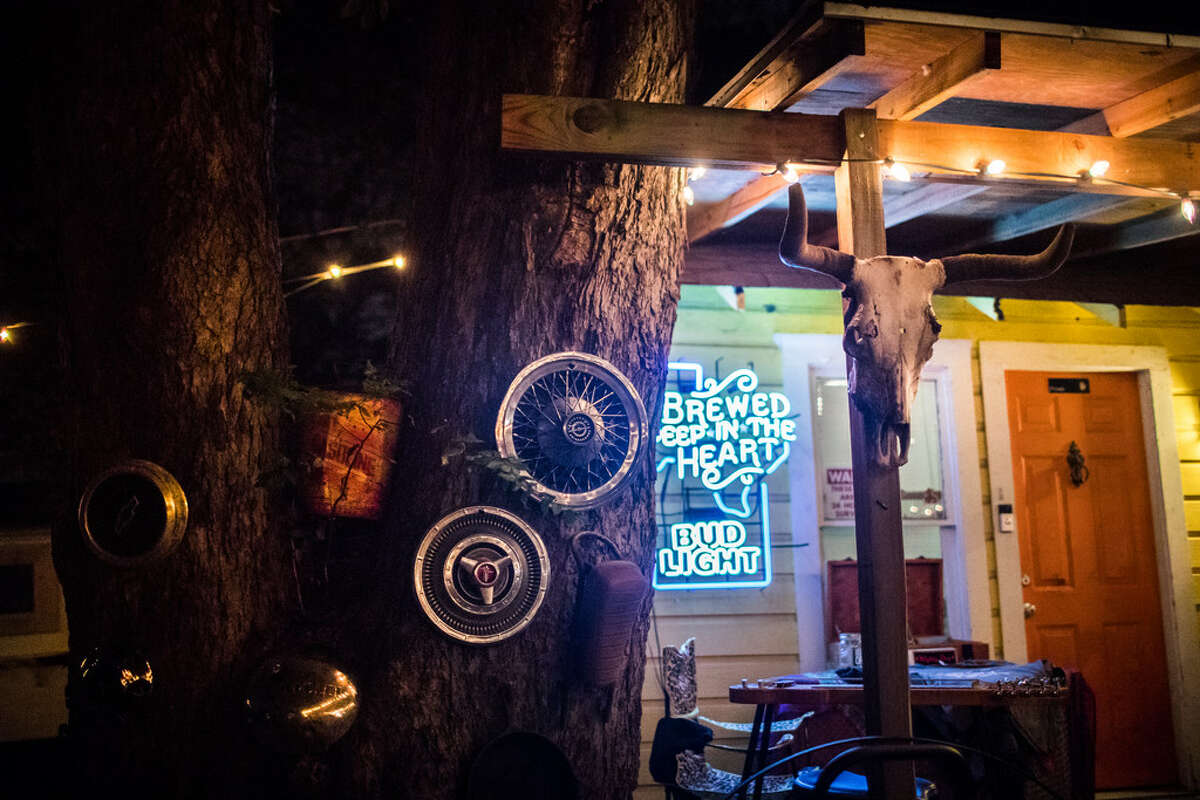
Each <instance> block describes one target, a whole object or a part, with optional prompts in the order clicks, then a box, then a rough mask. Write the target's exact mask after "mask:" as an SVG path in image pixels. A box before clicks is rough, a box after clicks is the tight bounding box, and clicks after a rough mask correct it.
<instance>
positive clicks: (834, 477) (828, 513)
mask: <svg viewBox="0 0 1200 800" xmlns="http://www.w3.org/2000/svg"><path fill="white" fill-rule="evenodd" d="M824 500H825V502H824V504H823V505H824V509H825V519H826V520H827V521H832V520H853V519H854V470H852V469H850V468H849V467H836V468H833V469H826V470H825V497H824Z"/></svg>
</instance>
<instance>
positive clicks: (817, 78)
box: [709, 21, 866, 111]
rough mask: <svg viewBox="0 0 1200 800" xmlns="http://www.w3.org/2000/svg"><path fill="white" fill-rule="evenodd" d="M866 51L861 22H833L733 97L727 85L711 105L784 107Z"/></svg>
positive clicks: (779, 58) (794, 45)
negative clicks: (727, 93)
mask: <svg viewBox="0 0 1200 800" xmlns="http://www.w3.org/2000/svg"><path fill="white" fill-rule="evenodd" d="M865 53H866V40H865V38H864V36H863V27H862V23H861V22H846V21H838V22H833V23H829V24H828V25H826V26H824V27H822V28H821V29H820V30H819V31H818V32H817V33H815V34H813V36H812V38H808V39H800V40H798V41H796V42H793V43H792V44H791V45H790V46H789V47H788V48H786V49H785V50H784V51H783V52H782V53H780V54H779V56H777V57H776V58H775V59H774V60H773V61H771V62H770V63H769V64H768V65H767V68H766V69H764V70H763V71H762V72H761V73H760V74H758V75H756V76H755V77H754V78H752V79H751V80H750V81H749V82H748V83H747V84H746V85H745V86H743V87H742V88H741V89H740V90H739V91H737V92H735V93H734V94H733V95H732V96H731V97H729V98H728V99H725V96H726V95H725V92H724V89H723V90H722V91H721V92H718V93H717V94H716V95H715V96H714V98H713V100H712V101H710V102H709V105H712V106H715V107H719V108H744V109H748V110H751V111H780V110H782V109H785V108H787V107H788V106H790V105H792V104H793V103H795V102H796V101H797V100H799V99H800V98H801V97H803V96H804V95H806V94H809V93H810V92H812V91H813V90H814V89H816V88H818V87H819V86H820V85H821V84H823V83H825V82H826V81H828V80H829V79H830V78H832V77H833V76H834V75H836V74H837V73H838V72H840V71H842V70H844V69H846V67H848V66H850V65H851V64H853V63H854V57H855V56H861V55H864V54H865ZM713 101H716V102H713Z"/></svg>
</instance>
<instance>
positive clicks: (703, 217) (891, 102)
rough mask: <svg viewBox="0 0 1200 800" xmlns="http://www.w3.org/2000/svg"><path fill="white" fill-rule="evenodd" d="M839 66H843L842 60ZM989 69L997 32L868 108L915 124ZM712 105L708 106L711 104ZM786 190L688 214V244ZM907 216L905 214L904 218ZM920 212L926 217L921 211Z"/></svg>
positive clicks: (947, 194)
mask: <svg viewBox="0 0 1200 800" xmlns="http://www.w3.org/2000/svg"><path fill="white" fill-rule="evenodd" d="M752 63H753V62H752ZM839 63H844V58H843V61H841V62H839ZM993 69H1000V35H999V34H998V33H980V34H979V35H977V36H973V37H971V38H970V39H968V40H967V41H965V42H963V43H962V44H960V45H959V46H957V47H955V48H954V49H952V50H950V51H949V52H948V53H945V54H944V55H942V56H941V57H939V58H937V59H935V60H934V61H932V62H930V63H929V64H926V65H925V66H924V67H922V68H921V69H920V70H919V71H918V72H915V73H914V74H913V75H912V76H911V77H909V78H908V79H907V80H905V81H904V82H903V83H901V84H900V85H899V86H897V87H895V88H894V89H892V90H891V91H889V92H888V93H886V94H885V95H883V96H882V97H880V98H879V99H877V100H876V101H875V102H873V103H871V105H870V106H869V107H870V108H873V109H875V110H876V112H877V113H878V114H879V116H881V117H885V118H887V119H915V118H916V117H919V116H920V115H921V114H923V113H925V112H926V111H927V110H929V109H930V108H933V107H934V106H936V105H937V104H938V103H940V102H942V101H943V100H945V99H946V98H947V97H950V96H952V95H954V94H955V93H956V92H958V91H959V90H960V89H961V87H962V86H963V85H964V84H965V83H967V82H969V81H970V80H971V79H972V78H974V77H976V76H978V75H980V74H982V73H984V72H986V71H988V70H993ZM831 74H832V73H831V72H827V73H824V74H823V75H822V77H821V80H822V81H823V80H824V79H826V78H828V77H829V76H830V75H831ZM719 97H721V95H720V93H718V95H717V96H716V97H714V100H716V99H718V98H719ZM711 103H712V101H710V104H711ZM736 107H739V108H749V107H753V106H746V105H739V106H736ZM769 110H774V109H769ZM786 187H787V182H786V181H784V180H783V179H782V178H780V177H779V176H778V175H770V176H767V177H763V178H756V179H754V180H752V181H751V182H750V183H748V184H746V186H744V187H743V188H741V189H739V190H738V191H737V192H735V193H733V194H732V195H730V196H729V197H727V198H726V199H725V200H723V201H720V202H718V203H711V204H708V205H707V206H704V207H703V208H701V209H698V210H695V211H690V212H689V213H688V241H689V242H697V241H699V240H700V239H702V238H704V237H705V236H707V235H709V234H710V233H713V232H715V231H718V230H720V229H721V228H725V227H728V226H730V225H733V224H734V223H736V222H737V221H738V220H740V219H742V218H744V217H745V216H747V215H748V214H751V213H753V212H754V211H757V210H758V209H759V208H761V207H762V206H764V205H766V204H767V203H768V202H770V200H771V198H772V197H773V196H775V195H776V194H778V193H779V192H781V191H783V189H784V188H786ZM979 191H983V189H968V188H964V187H953V188H949V189H947V190H945V191H943V192H942V193H940V194H939V193H937V192H922V196H923V197H924V199H925V203H926V207H927V208H931V209H936V208H941V207H943V206H945V205H948V204H949V203H951V202H954V201H955V200H958V199H961V198H962V197H965V196H969V195H971V194H974V193H976V192H979ZM910 194H912V193H910ZM918 199H919V198H916V197H914V198H910V200H909V204H908V205H907V207H906V209H907V210H899V209H897V210H895V211H894V210H893V209H892V208H891V207H888V208H887V209H886V212H887V224H888V225H889V226H891V225H895V224H899V222H903V221H905V220H907V219H911V218H912V217H913V216H918V214H912V213H909V212H912V211H917V210H919V209H920V208H921V206H920V205H918V204H917V203H915V202H914V201H917V200H918ZM906 213H908V214H909V215H908V216H905V214H906ZM921 213H926V212H925V211H921Z"/></svg>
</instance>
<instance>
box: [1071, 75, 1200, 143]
mask: <svg viewBox="0 0 1200 800" xmlns="http://www.w3.org/2000/svg"><path fill="white" fill-rule="evenodd" d="M1197 111H1200V72H1191V73H1188V74H1187V75H1183V76H1182V77H1179V78H1176V79H1175V80H1173V81H1168V82H1167V83H1164V84H1162V85H1161V86H1156V87H1154V88H1153V89H1150V90H1149V91H1145V92H1142V93H1141V94H1138V95H1135V96H1133V97H1130V98H1129V99H1128V100H1122V101H1121V102H1119V103H1115V104H1113V105H1111V106H1109V107H1108V108H1105V109H1103V110H1101V111H1097V112H1096V113H1095V114H1092V115H1091V116H1088V117H1084V118H1083V119H1081V120H1079V121H1078V122H1074V123H1072V124H1070V125H1068V126H1067V127H1066V128H1064V129H1063V130H1066V131H1079V132H1081V133H1092V132H1105V131H1107V132H1108V133H1110V134H1111V135H1113V136H1117V137H1125V136H1133V135H1134V134H1137V133H1142V132H1143V131H1148V130H1150V129H1151V128H1157V127H1158V126H1159V125H1164V124H1166V123H1168V122H1170V121H1171V120H1175V119H1179V118H1180V117H1186V116H1188V115H1189V114H1194V113H1196V112H1197Z"/></svg>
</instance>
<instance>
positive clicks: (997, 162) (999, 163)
mask: <svg viewBox="0 0 1200 800" xmlns="http://www.w3.org/2000/svg"><path fill="white" fill-rule="evenodd" d="M1007 166H1008V165H1007V164H1005V163H1004V160H1003V159H999V158H994V159H992V160H991V161H989V162H988V164H987V166H986V167H984V168H983V171H984V172H986V173H987V174H988V175H999V174H1000V173H1001V172H1004V168H1005V167H1007Z"/></svg>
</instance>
